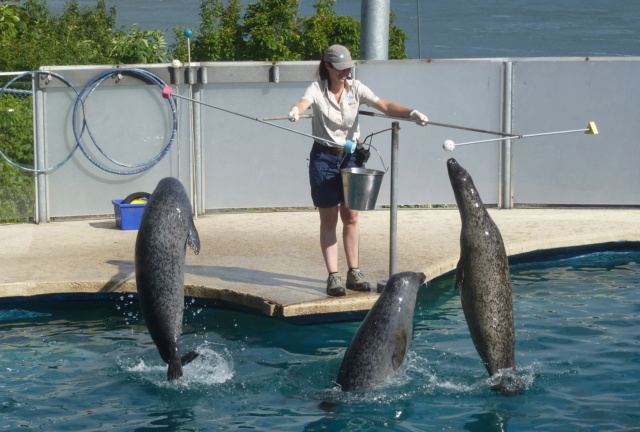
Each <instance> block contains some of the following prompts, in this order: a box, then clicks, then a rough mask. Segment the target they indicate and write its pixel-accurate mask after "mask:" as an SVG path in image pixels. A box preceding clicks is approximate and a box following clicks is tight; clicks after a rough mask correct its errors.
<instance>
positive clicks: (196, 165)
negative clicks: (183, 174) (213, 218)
mask: <svg viewBox="0 0 640 432" xmlns="http://www.w3.org/2000/svg"><path fill="white" fill-rule="evenodd" d="M194 87H195V91H194V93H193V98H194V100H196V101H198V102H199V101H201V100H202V85H201V84H197V85H195V86H194ZM201 113H202V107H201V106H200V104H199V103H193V152H194V159H193V167H192V169H193V172H194V177H195V197H194V202H195V206H194V207H195V214H196V216H200V215H203V214H204V205H203V196H202V195H203V191H202V184H203V181H202V174H203V169H202V127H201V118H202V114H201Z"/></svg>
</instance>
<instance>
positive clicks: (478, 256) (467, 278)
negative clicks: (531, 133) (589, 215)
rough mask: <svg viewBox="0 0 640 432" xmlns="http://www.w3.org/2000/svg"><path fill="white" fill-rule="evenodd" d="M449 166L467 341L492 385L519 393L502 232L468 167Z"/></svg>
mask: <svg viewBox="0 0 640 432" xmlns="http://www.w3.org/2000/svg"><path fill="white" fill-rule="evenodd" d="M447 170H448V172H449V180H450V182H451V187H452V188H453V193H454V195H455V199H456V203H457V204H458V210H459V212H460V219H461V220H462V229H461V232H460V260H459V261H458V265H457V267H456V282H455V286H456V288H459V289H460V300H461V302H462V309H463V310H464V316H465V318H466V321H467V325H468V326H469V332H470V333H471V339H472V340H473V344H474V345H475V347H476V350H477V351H478V354H479V355H480V358H481V359H482V362H483V363H484V365H485V367H486V369H487V372H488V373H489V376H491V377H494V376H496V378H497V383H496V385H495V386H494V389H495V390H500V391H502V392H503V393H509V392H511V391H518V389H519V386H520V382H519V380H518V379H516V378H514V377H515V330H514V321H513V304H512V299H511V276H510V274H509V262H508V260H507V253H506V251H505V247H504V243H503V241H502V235H501V234H500V231H499V230H498V227H497V226H496V224H495V222H494V221H493V219H491V216H490V215H489V213H488V212H487V210H486V208H485V206H484V204H483V203H482V200H481V199H480V194H479V193H478V190H477V189H476V187H475V185H474V184H473V179H472V178H471V176H470V175H469V173H468V172H467V170H465V169H464V168H463V167H461V166H460V165H459V164H458V162H457V161H456V160H455V159H453V158H451V159H449V160H448V161H447Z"/></svg>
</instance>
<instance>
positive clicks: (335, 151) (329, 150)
mask: <svg viewBox="0 0 640 432" xmlns="http://www.w3.org/2000/svg"><path fill="white" fill-rule="evenodd" d="M313 148H314V149H316V150H318V151H321V152H323V153H329V154H332V155H334V156H341V155H343V154H344V149H343V148H338V147H329V146H326V145H322V144H320V143H319V142H314V143H313Z"/></svg>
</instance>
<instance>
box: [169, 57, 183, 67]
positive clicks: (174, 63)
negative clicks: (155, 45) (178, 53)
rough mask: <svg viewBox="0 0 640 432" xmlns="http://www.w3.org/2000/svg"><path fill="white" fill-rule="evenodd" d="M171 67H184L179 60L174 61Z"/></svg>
mask: <svg viewBox="0 0 640 432" xmlns="http://www.w3.org/2000/svg"><path fill="white" fill-rule="evenodd" d="M171 65H172V66H173V67H174V68H179V67H182V62H181V61H180V60H178V59H174V60H173V61H172V62H171Z"/></svg>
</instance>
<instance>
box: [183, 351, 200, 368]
mask: <svg viewBox="0 0 640 432" xmlns="http://www.w3.org/2000/svg"><path fill="white" fill-rule="evenodd" d="M199 355H200V354H198V353H197V352H195V351H191V352H190V353H187V354H185V355H183V356H182V358H181V359H180V363H182V366H184V365H186V364H189V363H191V362H192V361H194V360H195V359H196V358H197V357H198V356H199Z"/></svg>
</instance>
